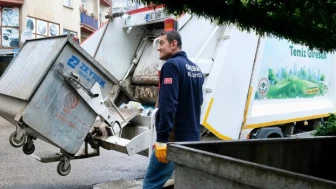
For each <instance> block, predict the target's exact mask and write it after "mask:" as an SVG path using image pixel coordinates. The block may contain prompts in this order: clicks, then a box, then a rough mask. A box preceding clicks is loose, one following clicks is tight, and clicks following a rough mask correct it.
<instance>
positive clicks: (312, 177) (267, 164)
mask: <svg viewBox="0 0 336 189" xmlns="http://www.w3.org/2000/svg"><path fill="white" fill-rule="evenodd" d="M335 143H336V137H315V138H307V139H287V138H284V139H255V140H242V141H228V142H224V141H220V142H213V141H212V142H185V143H171V144H168V149H167V153H168V154H167V159H168V160H169V161H172V162H174V163H175V182H174V184H175V185H174V188H177V189H178V188H184V189H189V188H190V189H191V188H192V189H197V188H223V186H225V188H228V189H231V188H232V189H233V188H234V189H240V188H265V189H266V188H267V189H275V188H276V189H279V188H286V189H297V188H311V189H313V188H319V189H322V188H323V189H332V188H336V175H335V174H334V173H335V168H336V162H335V159H336V154H335V153H334V151H333V150H332V149H333V148H334V147H335Z"/></svg>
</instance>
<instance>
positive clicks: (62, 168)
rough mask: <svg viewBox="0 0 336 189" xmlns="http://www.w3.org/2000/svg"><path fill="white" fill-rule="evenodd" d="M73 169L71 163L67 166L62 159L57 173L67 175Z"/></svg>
mask: <svg viewBox="0 0 336 189" xmlns="http://www.w3.org/2000/svg"><path fill="white" fill-rule="evenodd" d="M70 171H71V164H70V163H69V165H68V167H67V168H65V162H64V161H61V162H60V163H59V164H58V166H57V173H58V174H59V175H61V176H66V175H68V174H69V173H70Z"/></svg>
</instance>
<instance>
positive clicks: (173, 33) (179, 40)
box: [161, 30, 182, 49]
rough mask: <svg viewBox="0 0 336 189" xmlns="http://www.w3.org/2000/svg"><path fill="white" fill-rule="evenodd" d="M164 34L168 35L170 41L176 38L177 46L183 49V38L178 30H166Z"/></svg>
mask: <svg viewBox="0 0 336 189" xmlns="http://www.w3.org/2000/svg"><path fill="white" fill-rule="evenodd" d="M162 35H167V40H168V42H169V43H171V42H173V41H174V40H176V41H177V46H178V47H179V48H180V49H182V38H181V35H180V33H179V32H178V31H176V30H170V31H164V32H162V33H161V36H162Z"/></svg>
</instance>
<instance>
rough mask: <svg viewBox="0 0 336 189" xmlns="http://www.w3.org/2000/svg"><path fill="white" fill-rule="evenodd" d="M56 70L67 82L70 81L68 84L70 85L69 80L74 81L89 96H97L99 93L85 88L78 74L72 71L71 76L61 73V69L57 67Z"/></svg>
mask: <svg viewBox="0 0 336 189" xmlns="http://www.w3.org/2000/svg"><path fill="white" fill-rule="evenodd" d="M57 72H58V73H59V74H60V75H61V76H62V77H63V79H64V80H66V81H67V82H68V83H70V85H72V82H71V81H74V82H76V83H77V84H78V85H79V86H80V87H81V88H83V89H84V91H86V93H87V94H88V95H89V96H90V97H91V98H96V97H98V96H99V94H93V93H92V92H91V91H90V90H89V89H87V88H86V87H85V86H84V85H83V84H81V83H80V82H79V76H78V75H77V74H75V73H73V72H71V76H68V75H66V74H64V73H63V71H62V70H60V69H57Z"/></svg>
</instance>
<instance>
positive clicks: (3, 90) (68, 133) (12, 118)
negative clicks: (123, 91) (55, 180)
mask: <svg viewBox="0 0 336 189" xmlns="http://www.w3.org/2000/svg"><path fill="white" fill-rule="evenodd" d="M116 82H117V80H116V79H115V78H114V77H113V76H112V75H111V74H110V73H109V72H107V71H106V70H105V69H104V68H103V67H102V66H101V65H100V64H99V63H98V62H97V61H96V60H94V59H93V58H92V57H91V56H90V55H88V54H87V53H86V52H85V51H84V50H83V49H82V48H81V47H80V46H79V45H78V44H76V43H75V42H74V41H73V38H72V37H71V36H70V35H61V36H57V37H48V38H43V39H34V40H28V41H27V42H26V43H25V44H24V45H23V47H22V48H21V50H20V51H19V53H18V55H17V56H16V57H15V58H14V59H13V61H12V62H11V63H10V65H9V67H8V68H7V69H6V71H5V73H4V74H3V75H2V77H1V79H0V116H2V117H4V118H5V119H7V120H8V121H9V122H11V123H13V124H14V125H16V126H17V130H16V131H15V132H14V133H13V134H12V135H11V136H10V143H11V144H12V146H14V147H21V146H23V152H24V153H25V154H32V153H33V152H34V150H35V146H34V144H33V140H35V139H37V138H39V139H42V140H44V141H46V142H48V143H50V144H52V145H55V146H57V147H59V148H60V149H61V159H62V160H61V162H60V164H59V166H58V169H57V170H58V173H59V174H61V175H67V174H68V173H69V171H70V164H69V162H70V159H71V158H72V157H73V156H74V155H75V153H76V152H77V151H78V150H79V149H80V147H81V145H82V144H83V141H84V140H85V137H86V136H87V134H88V132H89V130H90V128H91V126H92V124H93V123H94V121H95V120H96V118H97V116H100V117H101V118H102V119H103V120H105V122H106V123H107V124H108V125H111V126H112V125H115V123H114V120H116V115H115V114H113V113H112V112H111V111H110V110H109V109H108V108H107V107H106V106H105V105H104V100H105V99H106V97H107V96H108V95H109V93H110V91H111V90H112V87H113V85H114V84H115V83H116ZM119 125H120V124H119ZM116 127H118V126H117V125H116ZM117 129H118V128H117ZM120 129H121V128H120Z"/></svg>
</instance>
